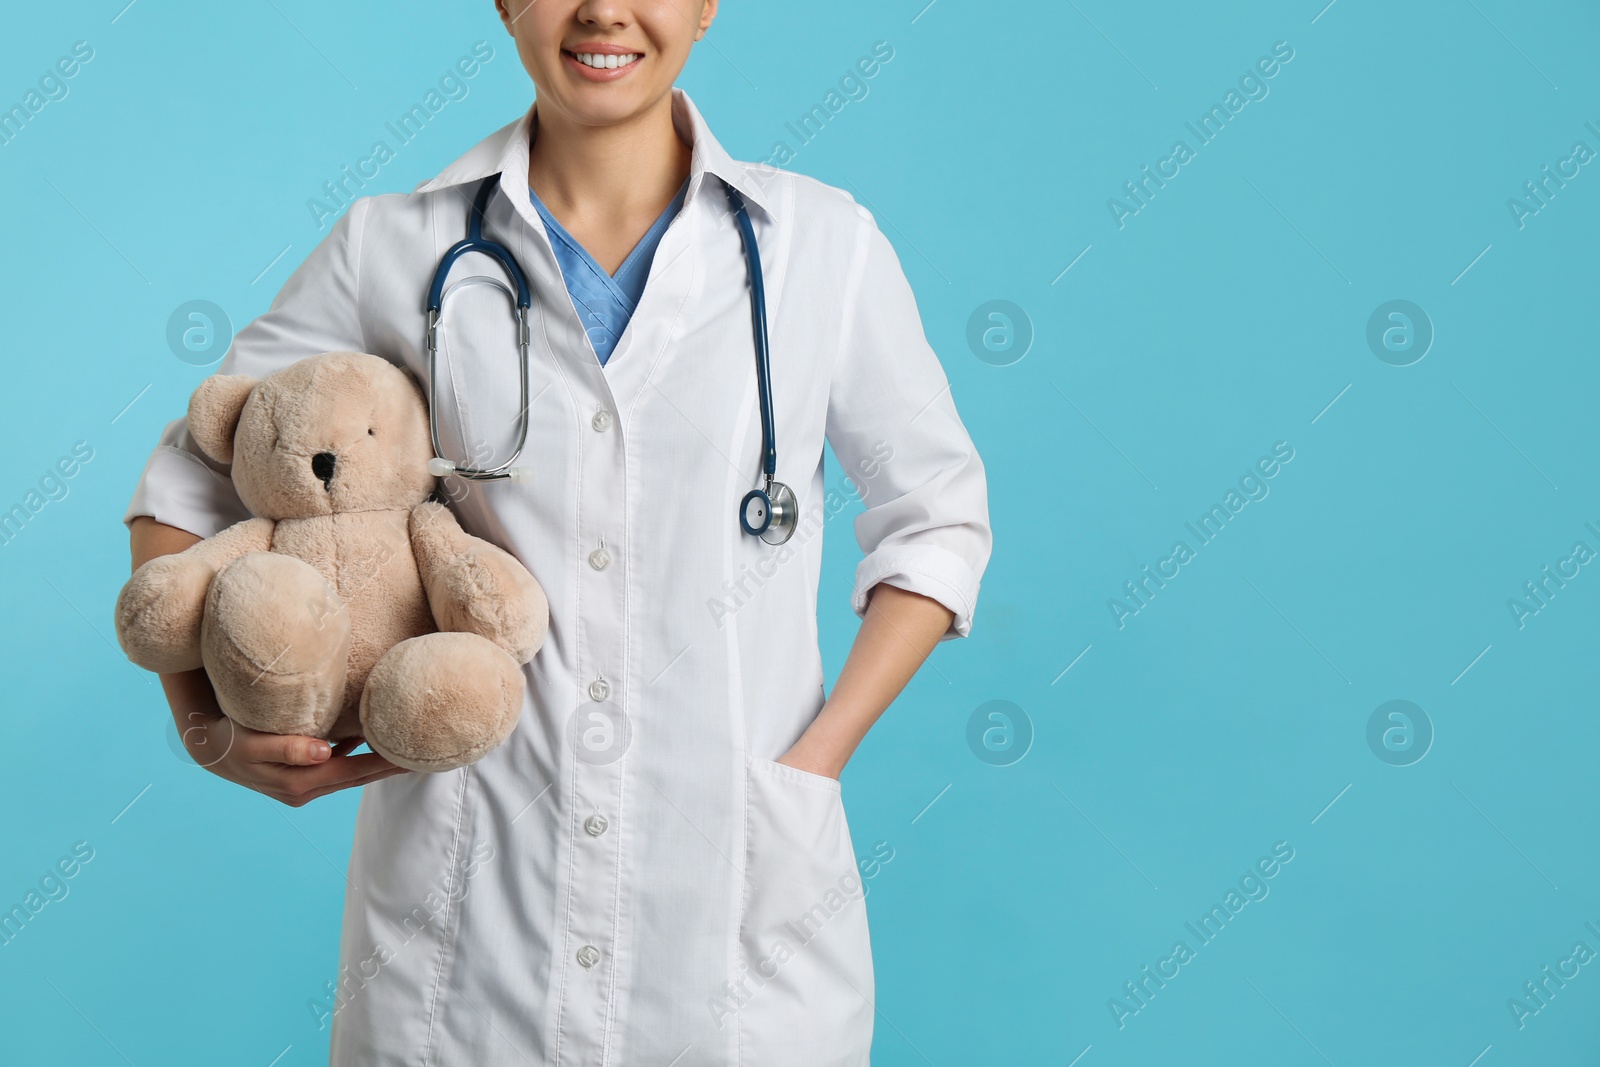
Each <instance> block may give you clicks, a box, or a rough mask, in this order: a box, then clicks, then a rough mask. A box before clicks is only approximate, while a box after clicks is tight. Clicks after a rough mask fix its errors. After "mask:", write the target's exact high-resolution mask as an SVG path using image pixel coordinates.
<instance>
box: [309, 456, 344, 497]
mask: <svg viewBox="0 0 1600 1067" xmlns="http://www.w3.org/2000/svg"><path fill="white" fill-rule="evenodd" d="M337 458H338V457H336V456H335V455H334V454H333V453H332V452H318V453H317V454H316V455H314V456H312V457H311V473H312V474H315V475H316V476H317V477H318V478H320V479H322V484H323V485H324V486H326V487H328V488H330V489H331V488H332V486H331V485H329V483H330V482H332V481H333V463H334V460H335V459H337Z"/></svg>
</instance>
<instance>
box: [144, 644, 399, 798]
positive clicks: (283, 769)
mask: <svg viewBox="0 0 1600 1067" xmlns="http://www.w3.org/2000/svg"><path fill="white" fill-rule="evenodd" d="M161 684H162V686H163V688H165V689H166V691H167V700H168V701H169V702H170V703H171V705H172V717H173V721H174V722H175V723H176V724H177V727H178V736H179V737H180V738H181V739H182V741H183V747H184V750H185V751H186V752H188V753H189V755H190V756H191V757H193V758H194V761H195V763H197V764H199V765H200V766H201V767H204V768H205V769H206V770H208V771H210V772H211V773H212V774H215V775H217V776H218V777H220V778H226V779H227V780H228V781H230V782H234V783H236V784H238V785H242V786H244V787H246V788H247V789H254V790H255V791H256V792H258V793H264V794H266V795H267V796H269V797H271V798H272V799H273V800H277V801H280V802H282V803H284V804H287V805H289V806H290V807H291V808H298V807H300V806H301V805H303V804H307V803H309V802H311V801H313V800H315V799H317V798H318V797H322V796H327V795H328V794H329V793H336V792H338V791H339V790H341V789H350V788H353V787H355V786H358V785H366V784H367V783H369V782H376V781H379V780H380V779H383V778H388V777H390V776H391V775H395V774H402V773H404V772H405V768H404V767H397V766H395V765H394V764H393V763H390V762H389V761H388V760H386V759H384V758H383V757H382V756H380V755H378V754H377V753H374V752H363V753H362V754H361V755H359V756H352V755H350V752H351V750H352V749H354V748H356V746H358V745H360V744H361V738H359V737H352V738H348V739H346V740H344V741H340V742H339V743H338V744H336V745H329V744H328V742H326V741H322V740H319V739H318V738H315V737H302V736H299V735H295V734H265V733H261V732H260V731H258V730H251V729H248V728H247V727H244V726H240V725H239V724H237V723H235V722H234V721H233V720H232V719H230V718H228V717H227V716H226V715H223V714H222V712H221V710H220V709H219V708H218V707H217V705H216V695H215V694H214V693H213V692H212V689H211V680H210V679H209V678H208V677H206V672H205V671H204V670H198V671H187V672H184V673H182V674H164V675H162V676H161Z"/></svg>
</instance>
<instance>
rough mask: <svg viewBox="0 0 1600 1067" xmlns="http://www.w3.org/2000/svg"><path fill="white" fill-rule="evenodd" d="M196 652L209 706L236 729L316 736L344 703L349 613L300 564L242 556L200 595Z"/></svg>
mask: <svg viewBox="0 0 1600 1067" xmlns="http://www.w3.org/2000/svg"><path fill="white" fill-rule="evenodd" d="M200 644H201V655H202V657H203V658H204V661H205V667H206V673H207V674H208V675H210V677H211V685H212V688H214V689H215V690H216V693H217V703H218V704H220V705H221V706H222V710H223V711H225V712H227V714H228V717H229V718H230V719H232V720H233V721H234V722H237V723H238V724H239V725H241V726H246V727H249V728H250V729H252V730H262V731H265V732H267V733H273V734H305V735H307V736H310V737H321V736H324V735H325V734H326V733H327V731H328V730H329V728H330V727H332V726H333V723H334V720H335V719H337V718H338V715H339V709H340V706H341V705H342V704H343V702H344V690H345V680H346V674H347V672H348V668H349V658H350V613H349V611H348V610H347V609H346V607H345V604H344V601H343V600H341V599H340V597H339V594H338V592H337V591H336V590H335V589H334V587H333V585H332V583H330V582H329V581H328V580H327V579H326V578H324V577H323V576H322V574H321V573H320V572H319V571H317V569H316V568H315V567H312V566H311V565H310V564H309V563H306V562H305V561H303V560H299V559H295V558H294V557H293V556H285V555H282V554H280V553H276V552H249V553H246V554H245V555H243V556H240V557H239V558H238V559H236V560H234V561H233V562H232V563H230V564H228V565H227V566H226V567H224V568H223V569H222V570H221V571H219V572H218V573H217V576H216V578H215V579H214V580H213V581H212V583H211V589H210V590H209V591H208V592H207V594H206V604H205V615H204V617H203V620H202V622H201V626H200Z"/></svg>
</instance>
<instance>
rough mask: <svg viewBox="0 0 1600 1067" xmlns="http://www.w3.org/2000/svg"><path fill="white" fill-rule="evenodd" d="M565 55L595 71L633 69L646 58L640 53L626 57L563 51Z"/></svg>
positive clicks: (627, 54) (628, 54) (630, 53)
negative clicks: (632, 67)
mask: <svg viewBox="0 0 1600 1067" xmlns="http://www.w3.org/2000/svg"><path fill="white" fill-rule="evenodd" d="M562 54H563V55H568V56H571V57H572V58H573V59H576V60H577V61H578V62H579V63H582V64H583V65H584V66H586V67H592V68H593V69H595V70H617V69H618V68H621V67H631V66H632V65H633V64H635V63H637V62H639V60H641V59H643V58H644V55H643V54H642V53H639V52H628V53H626V54H625V55H610V54H605V53H600V52H568V51H566V50H564V49H563V51H562Z"/></svg>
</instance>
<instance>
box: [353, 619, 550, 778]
mask: <svg viewBox="0 0 1600 1067" xmlns="http://www.w3.org/2000/svg"><path fill="white" fill-rule="evenodd" d="M524 689H525V682H524V680H523V677H522V668H521V667H519V666H518V665H517V661H516V660H514V659H512V658H511V655H510V654H509V653H508V652H506V651H505V649H503V648H501V647H500V646H499V645H497V644H495V643H494V642H493V641H490V640H489V639H488V638H486V637H481V636H479V635H478V634H469V633H454V632H445V633H433V634H424V635H422V636H421V637H412V638H408V639H407V640H404V641H401V642H400V643H399V644H397V645H395V646H394V647H393V648H391V649H390V650H389V651H387V652H385V653H384V654H383V655H382V656H381V657H380V658H379V659H378V662H377V663H376V664H375V665H374V666H373V668H372V673H371V674H370V675H368V676H367V687H366V689H365V690H364V691H363V692H362V694H361V725H362V728H363V734H364V736H365V737H366V739H367V745H368V747H369V748H371V749H372V751H374V752H376V753H378V755H380V756H383V757H384V758H385V759H388V760H389V761H390V762H391V763H395V764H398V765H399V766H401V767H405V768H408V769H410V770H413V771H450V770H455V769H456V768H457V767H464V766H466V765H467V764H469V763H473V762H475V761H477V760H478V759H480V758H481V757H482V756H483V755H484V754H485V753H486V752H488V751H489V750H490V749H492V748H494V747H495V746H496V745H498V744H500V742H502V741H504V740H505V739H506V737H507V735H509V734H510V733H511V730H512V728H513V727H515V726H516V725H517V717H518V716H519V715H520V714H521V713H522V698H523V693H524Z"/></svg>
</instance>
